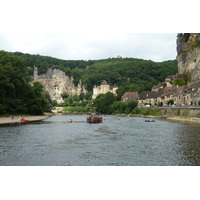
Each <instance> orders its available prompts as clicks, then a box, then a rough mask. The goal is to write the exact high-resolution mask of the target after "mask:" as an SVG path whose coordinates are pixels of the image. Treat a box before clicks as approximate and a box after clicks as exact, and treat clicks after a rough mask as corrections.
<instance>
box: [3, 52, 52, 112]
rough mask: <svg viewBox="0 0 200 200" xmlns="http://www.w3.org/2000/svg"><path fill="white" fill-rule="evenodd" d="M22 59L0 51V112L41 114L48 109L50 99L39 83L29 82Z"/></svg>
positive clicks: (25, 65) (26, 69)
mask: <svg viewBox="0 0 200 200" xmlns="http://www.w3.org/2000/svg"><path fill="white" fill-rule="evenodd" d="M29 81H30V77H29V75H28V68H27V64H26V62H25V60H24V59H22V58H20V57H17V56H14V55H13V54H11V53H7V52H5V51H0V114H4V113H10V114H16V113H22V114H26V113H27V114H42V113H43V112H44V111H47V110H50V107H51V106H50V99H49V98H48V94H45V92H44V91H43V86H42V85H41V84H39V83H35V84H33V86H31V85H30V84H29Z"/></svg>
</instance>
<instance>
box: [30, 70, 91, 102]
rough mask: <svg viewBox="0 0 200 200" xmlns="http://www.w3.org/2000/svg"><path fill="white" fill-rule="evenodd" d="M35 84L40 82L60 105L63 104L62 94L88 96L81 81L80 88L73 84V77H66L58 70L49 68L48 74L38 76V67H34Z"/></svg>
mask: <svg viewBox="0 0 200 200" xmlns="http://www.w3.org/2000/svg"><path fill="white" fill-rule="evenodd" d="M33 78H34V82H36V81H37V82H40V83H41V84H42V85H43V86H44V88H45V90H47V91H48V92H49V95H50V97H51V99H52V100H56V101H57V102H58V103H61V102H63V99H62V94H63V93H67V94H69V95H76V94H77V95H80V94H81V93H84V94H86V92H87V91H86V89H85V87H84V85H82V83H81V80H80V82H79V84H78V86H75V85H74V83H73V77H71V78H70V77H69V76H66V74H65V72H63V71H61V70H58V69H51V68H49V69H48V71H47V73H46V74H41V75H39V76H38V71H37V67H34V74H33Z"/></svg>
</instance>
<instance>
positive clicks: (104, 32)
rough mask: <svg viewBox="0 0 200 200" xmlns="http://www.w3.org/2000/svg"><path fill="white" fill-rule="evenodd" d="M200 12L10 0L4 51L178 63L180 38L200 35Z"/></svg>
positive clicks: (123, 1) (1, 30)
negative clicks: (199, 22)
mask: <svg viewBox="0 0 200 200" xmlns="http://www.w3.org/2000/svg"><path fill="white" fill-rule="evenodd" d="M197 2H198V1H197V0H191V1H190V5H196V3H197ZM179 10H180V11H181V14H179V13H178V11H179ZM184 13H187V15H185V14H184ZM198 13H199V11H198V6H193V9H192V13H191V14H192V15H190V14H189V11H188V2H187V1H186V0H183V1H182V3H181V9H180V1H178V2H176V1H174V0H168V1H165V0H163V1H160V0H151V1H149V0H141V1H135V0H115V1H114V0H101V1H100V0H84V1H82V0H56V1H55V0H48V1H47V0H29V1H27V0H18V1H16V0H6V1H3V2H1V12H0V24H1V27H0V50H5V51H9V52H16V51H19V52H22V53H29V54H40V55H44V56H51V57H56V58H60V59H65V60H93V59H95V60H97V59H106V58H110V57H117V56H121V57H132V58H142V59H145V60H153V61H156V62H161V61H165V60H174V59H176V55H177V52H176V37H177V33H184V32H198V31H197V30H196V29H194V28H193V27H197V26H193V23H192V22H194V23H195V20H194V19H198V18H199V16H198ZM188 16H192V19H193V20H191V19H190V18H189V17H188ZM188 30H189V31H188Z"/></svg>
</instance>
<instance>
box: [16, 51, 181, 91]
mask: <svg viewBox="0 0 200 200" xmlns="http://www.w3.org/2000/svg"><path fill="white" fill-rule="evenodd" d="M14 55H16V56H19V57H21V58H23V59H24V60H25V61H26V62H27V65H28V66H29V74H30V75H32V74H33V67H34V65H37V67H38V72H39V74H42V73H46V72H47V69H48V68H50V67H51V68H57V69H60V70H62V71H64V72H65V73H66V74H67V75H68V76H73V78H74V83H75V85H77V84H78V83H79V80H80V79H81V80H82V82H83V84H84V85H85V86H86V88H87V90H88V91H92V89H93V87H94V85H100V84H101V82H102V80H106V81H107V83H108V84H110V85H117V86H118V87H121V88H122V90H123V91H124V90H125V92H127V91H136V90H137V91H138V92H141V91H143V90H150V89H151V88H152V86H153V85H155V84H158V82H163V81H164V79H165V77H166V76H168V75H174V74H176V73H177V72H178V67H177V61H176V60H169V61H164V62H153V61H151V60H143V59H136V58H121V57H117V58H108V59H102V60H88V61H84V60H61V59H57V58H52V57H49V56H40V55H30V54H23V53H20V52H16V53H14Z"/></svg>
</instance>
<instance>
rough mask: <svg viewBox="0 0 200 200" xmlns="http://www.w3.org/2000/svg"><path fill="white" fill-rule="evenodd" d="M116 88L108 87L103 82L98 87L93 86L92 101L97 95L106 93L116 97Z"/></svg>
mask: <svg viewBox="0 0 200 200" xmlns="http://www.w3.org/2000/svg"><path fill="white" fill-rule="evenodd" d="M117 89H118V87H117V86H110V85H109V84H108V83H107V82H106V81H105V80H104V81H103V82H102V83H101V85H100V86H96V85H95V86H94V88H93V95H92V99H96V97H97V96H98V95H99V94H105V93H107V92H111V93H113V94H114V95H116V94H117V93H116V90H117Z"/></svg>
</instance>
